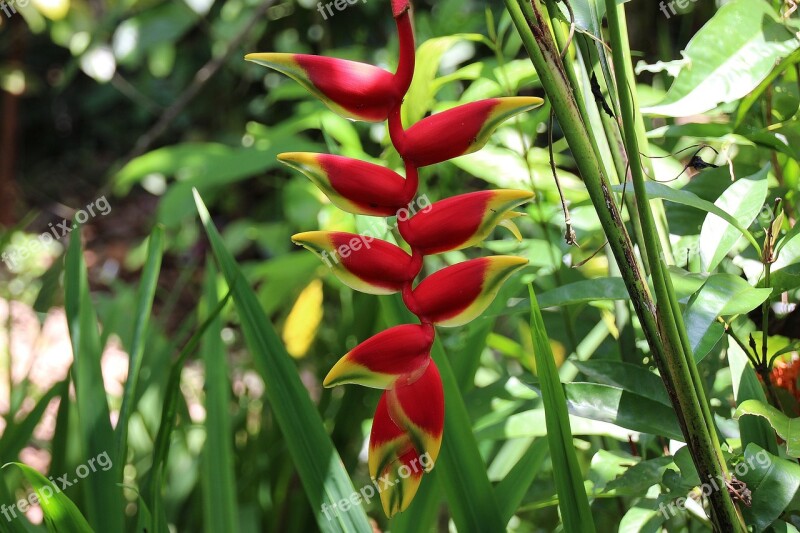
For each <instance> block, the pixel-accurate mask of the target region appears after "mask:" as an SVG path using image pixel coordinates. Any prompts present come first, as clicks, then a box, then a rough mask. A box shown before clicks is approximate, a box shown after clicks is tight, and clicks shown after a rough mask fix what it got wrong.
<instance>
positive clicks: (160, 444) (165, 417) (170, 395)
mask: <svg viewBox="0 0 800 533" xmlns="http://www.w3.org/2000/svg"><path fill="white" fill-rule="evenodd" d="M230 297H231V293H230V292H228V294H227V295H226V296H225V298H223V299H222V301H220V302H219V303H218V304H217V306H216V307H215V308H214V310H213V311H212V312H211V313H209V315H208V317H207V318H206V319H205V321H204V322H203V323H202V324H201V325H200V327H198V328H197V331H195V332H194V334H192V336H191V338H189V341H188V342H187V343H186V345H185V346H184V347H183V349H182V350H181V353H180V354H179V355H178V359H177V360H176V361H175V362H174V363H173V364H172V368H171V369H170V372H169V378H168V379H167V388H166V393H165V394H166V395H165V397H164V405H163V406H162V409H161V423H160V424H159V427H158V433H157V434H156V440H155V443H154V444H153V466H152V467H151V470H150V475H149V478H148V480H147V484H146V494H147V495H148V496H149V497H146V498H145V499H146V500H148V501H149V503H150V509H151V511H152V517H153V519H154V521H155V522H154V523H153V527H152V529H153V531H154V532H155V533H167V529H166V516H165V514H164V500H163V498H162V497H161V483H162V480H163V474H164V468H165V467H166V464H167V457H168V456H169V445H170V437H171V435H172V429H173V425H174V422H175V415H176V414H177V411H178V404H179V402H178V400H179V398H180V395H181V372H182V371H183V366H184V364H186V359H188V358H189V355H191V354H192V353H193V352H194V351H195V349H196V348H197V345H198V344H200V339H201V338H202V337H203V334H204V333H205V332H206V330H207V329H208V328H209V326H210V325H211V324H212V323H213V321H214V319H215V318H216V317H217V315H219V313H220V311H222V309H223V308H224V307H225V305H226V304H227V303H228V300H229V299H230Z"/></svg>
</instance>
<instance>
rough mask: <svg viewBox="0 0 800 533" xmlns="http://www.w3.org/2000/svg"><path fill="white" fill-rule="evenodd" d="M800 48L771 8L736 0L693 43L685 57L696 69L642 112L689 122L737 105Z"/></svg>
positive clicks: (686, 72) (750, 0) (688, 69)
mask: <svg viewBox="0 0 800 533" xmlns="http://www.w3.org/2000/svg"><path fill="white" fill-rule="evenodd" d="M798 45H800V43H798V41H797V39H796V38H795V36H794V35H793V34H792V33H791V32H790V31H789V30H787V29H786V27H785V26H784V25H783V24H781V23H780V22H779V20H778V15H777V14H776V13H775V11H774V10H773V9H772V7H770V5H769V3H767V2H762V1H761V0H733V1H732V2H729V3H727V4H725V5H723V6H722V7H721V8H720V9H719V11H717V12H716V13H715V14H714V16H713V17H712V18H711V20H709V21H708V22H707V23H706V24H705V25H704V26H703V27H702V28H701V29H700V31H698V32H697V33H696V34H695V36H694V37H693V38H692V40H691V41H689V44H688V45H687V47H686V50H685V51H684V52H682V54H683V55H684V57H686V58H688V61H689V63H690V66H689V67H685V68H683V69H682V70H681V72H680V74H678V77H677V78H676V79H675V81H674V82H673V83H672V85H671V86H670V88H669V91H668V92H667V94H666V96H665V97H664V100H662V101H661V102H660V103H659V104H657V105H654V106H651V107H647V108H644V109H642V112H643V113H648V114H651V115H665V116H670V117H687V116H690V115H699V114H701V113H705V112H706V111H710V110H712V109H714V108H715V107H717V106H718V105H719V104H723V103H728V102H734V101H736V100H738V99H740V98H742V97H744V96H745V95H747V93H749V92H750V91H752V90H753V89H755V88H756V87H757V86H758V84H759V83H761V81H762V80H763V79H764V78H766V77H767V76H768V75H769V73H770V71H771V70H772V69H773V67H774V66H775V63H776V61H777V60H778V59H779V58H781V57H785V56H787V55H789V54H791V53H792V52H793V51H794V50H795V49H797V47H798Z"/></svg>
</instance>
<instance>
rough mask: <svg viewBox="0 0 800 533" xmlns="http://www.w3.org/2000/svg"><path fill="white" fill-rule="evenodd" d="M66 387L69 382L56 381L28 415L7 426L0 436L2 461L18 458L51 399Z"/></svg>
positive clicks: (0, 456) (0, 458) (0, 459)
mask: <svg viewBox="0 0 800 533" xmlns="http://www.w3.org/2000/svg"><path fill="white" fill-rule="evenodd" d="M65 387H68V382H66V381H62V382H60V383H56V384H55V385H53V387H52V388H51V389H50V390H49V391H47V392H46V393H44V395H43V396H42V397H41V398H40V399H39V401H38V402H36V405H35V406H34V407H33V409H32V410H31V412H30V413H28V416H26V417H25V418H24V419H23V420H22V421H21V422H19V423H17V424H14V425H13V426H11V427H9V428H6V431H5V432H4V433H3V436H2V438H0V461H2V462H8V461H13V460H15V459H17V454H18V453H19V451H20V450H21V449H22V448H23V447H24V446H25V445H26V444H27V443H28V441H29V440H30V438H31V435H33V430H34V429H35V428H36V425H37V424H38V423H39V421H40V420H41V419H42V415H44V411H45V409H47V406H48V405H49V404H50V401H51V400H52V399H53V398H55V397H56V396H58V395H59V394H61V393H62V391H63V390H64V388H65Z"/></svg>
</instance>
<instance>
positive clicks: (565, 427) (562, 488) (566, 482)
mask: <svg viewBox="0 0 800 533" xmlns="http://www.w3.org/2000/svg"><path fill="white" fill-rule="evenodd" d="M528 292H529V294H530V299H531V336H532V338H533V344H534V354H535V357H536V369H537V371H538V375H539V380H540V384H541V388H542V393H541V396H542V402H543V404H544V410H545V422H546V425H547V441H548V443H549V447H550V459H551V460H552V462H553V476H554V477H555V483H556V490H557V492H558V506H559V508H560V509H561V520H562V522H563V524H564V530H565V531H587V532H591V531H595V528H594V520H593V518H592V512H591V510H590V508H589V499H588V498H587V496H586V489H585V488H584V485H583V473H582V472H581V469H580V466H579V465H578V457H577V455H576V453H575V447H574V446H573V443H572V430H571V429H570V425H569V417H568V413H567V402H568V400H567V398H565V397H564V390H563V389H562V387H561V381H560V380H559V377H558V369H557V368H556V363H555V359H554V358H553V352H552V350H551V349H550V338H549V337H548V335H547V330H545V327H544V320H543V319H542V313H541V311H539V304H538V303H537V301H536V295H535V294H534V292H533V287H529V290H528Z"/></svg>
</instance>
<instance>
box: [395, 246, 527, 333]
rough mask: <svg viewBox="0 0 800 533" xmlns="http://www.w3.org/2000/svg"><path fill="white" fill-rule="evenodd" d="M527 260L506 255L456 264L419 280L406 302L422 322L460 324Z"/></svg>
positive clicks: (481, 307) (481, 308) (478, 311)
mask: <svg viewBox="0 0 800 533" xmlns="http://www.w3.org/2000/svg"><path fill="white" fill-rule="evenodd" d="M527 263H528V260H527V259H523V258H521V257H516V256H510V255H497V256H493V257H481V258H478V259H472V260H471V261H465V262H463V263H458V264H455V265H452V266H449V267H446V268H443V269H441V270H439V271H438V272H435V273H434V274H431V275H430V276H428V277H427V278H425V279H424V280H422V282H421V283H420V284H419V285H418V286H417V287H416V288H415V289H414V290H413V292H412V298H413V301H411V302H406V303H407V305H408V307H409V309H411V310H412V311H413V312H414V314H416V315H417V316H419V317H420V319H421V320H423V321H428V322H431V323H433V324H436V325H438V326H461V325H463V324H466V323H467V322H469V321H470V320H472V319H474V318H475V317H477V316H478V315H480V314H481V313H483V312H484V311H485V310H486V308H487V307H489V304H491V303H492V300H494V297H495V296H497V292H498V291H499V290H500V287H501V286H502V284H503V283H504V282H505V280H506V279H508V277H509V276H511V274H513V273H514V272H516V271H517V270H519V269H520V268H522V267H523V266H525V265H526V264H527ZM404 296H405V295H404ZM405 299H406V298H404V300H405Z"/></svg>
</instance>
